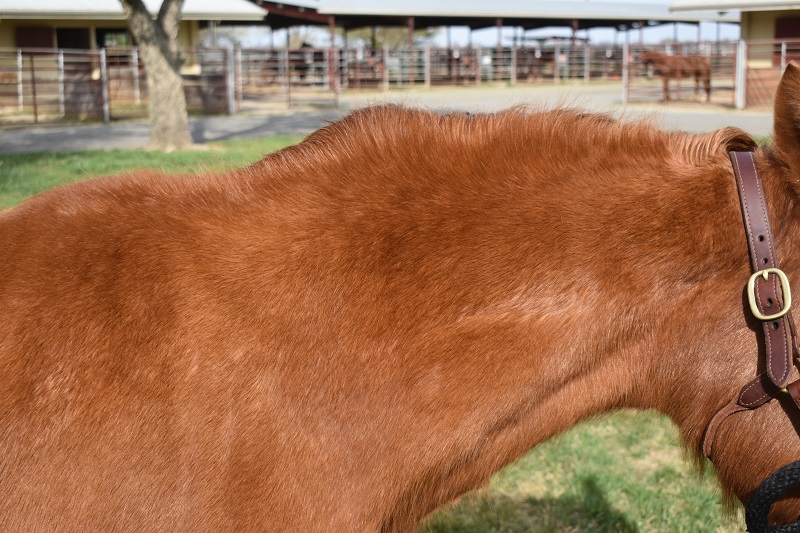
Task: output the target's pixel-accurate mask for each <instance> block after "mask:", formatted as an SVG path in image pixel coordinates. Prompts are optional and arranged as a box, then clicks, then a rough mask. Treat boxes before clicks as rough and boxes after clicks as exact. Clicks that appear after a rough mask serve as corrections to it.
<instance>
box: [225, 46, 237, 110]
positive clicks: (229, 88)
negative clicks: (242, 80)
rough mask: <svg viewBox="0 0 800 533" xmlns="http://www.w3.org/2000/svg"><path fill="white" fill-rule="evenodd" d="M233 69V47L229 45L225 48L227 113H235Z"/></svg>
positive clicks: (234, 77)
mask: <svg viewBox="0 0 800 533" xmlns="http://www.w3.org/2000/svg"><path fill="white" fill-rule="evenodd" d="M233 69H234V66H233V47H230V46H229V47H228V48H225V93H226V94H225V96H226V97H227V98H226V99H227V102H228V106H227V107H228V114H229V115H233V114H235V113H236V75H235V74H234V72H233Z"/></svg>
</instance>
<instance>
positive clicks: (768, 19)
mask: <svg viewBox="0 0 800 533" xmlns="http://www.w3.org/2000/svg"><path fill="white" fill-rule="evenodd" d="M788 17H792V18H798V17H800V11H799V10H797V9H795V10H788V9H787V10H783V11H745V12H742V39H744V40H745V41H764V40H770V39H774V38H775V21H776V20H777V19H779V18H788Z"/></svg>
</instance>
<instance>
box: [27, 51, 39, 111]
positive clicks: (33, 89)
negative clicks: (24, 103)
mask: <svg viewBox="0 0 800 533" xmlns="http://www.w3.org/2000/svg"><path fill="white" fill-rule="evenodd" d="M34 57H35V56H34V55H33V54H31V55H30V56H28V61H30V62H31V94H32V96H33V122H34V124H38V123H39V101H38V100H39V99H38V98H37V97H36V65H34V63H35V61H34Z"/></svg>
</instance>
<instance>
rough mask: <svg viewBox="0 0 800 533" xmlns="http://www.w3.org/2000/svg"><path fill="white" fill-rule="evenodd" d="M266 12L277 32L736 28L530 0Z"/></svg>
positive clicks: (286, 5)
mask: <svg viewBox="0 0 800 533" xmlns="http://www.w3.org/2000/svg"><path fill="white" fill-rule="evenodd" d="M255 1H256V2H257V3H258V5H260V6H262V7H264V8H266V9H267V11H268V15H267V17H266V19H265V23H266V24H267V25H269V26H270V27H272V28H273V29H280V28H287V27H291V26H297V25H326V26H328V27H330V28H331V30H332V31H333V28H336V27H339V28H344V29H345V30H349V29H356V28H363V27H375V26H406V27H408V28H409V38H410V39H411V35H412V32H413V30H414V29H415V28H425V27H434V26H467V27H469V28H470V29H472V30H477V29H482V28H489V27H498V28H502V27H504V26H506V27H516V28H522V29H523V30H531V29H537V28H545V27H568V28H572V30H573V32H577V31H579V30H584V29H591V28H615V29H630V28H638V29H643V28H646V27H648V26H657V25H662V24H672V23H689V24H699V23H700V22H701V21H710V22H728V23H734V24H735V23H738V22H739V17H738V12H722V13H721V12H719V11H715V10H711V11H701V12H697V11H692V12H687V13H679V12H672V11H670V9H669V5H668V4H667V3H664V4H642V3H633V2H628V3H626V2H595V1H591V2H587V1H582V2H581V1H574V0H571V1H561V2H530V1H528V0H496V1H494V2H483V1H480V2H479V1H476V0H471V1H464V2H460V3H458V5H457V7H451V6H449V5H442V4H441V3H437V2H435V1H434V2H431V1H430V0H385V1H382V2H375V1H374V0H305V1H304V0H292V1H290V2H275V1H270V0H255Z"/></svg>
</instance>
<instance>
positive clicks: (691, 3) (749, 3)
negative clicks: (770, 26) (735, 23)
mask: <svg viewBox="0 0 800 533" xmlns="http://www.w3.org/2000/svg"><path fill="white" fill-rule="evenodd" d="M708 9H714V10H717V11H719V10H725V9H736V10H740V11H774V10H778V9H800V1H798V0H761V1H759V0H678V1H676V2H673V4H672V5H671V6H670V10H672V11H674V12H681V11H698V10H708Z"/></svg>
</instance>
